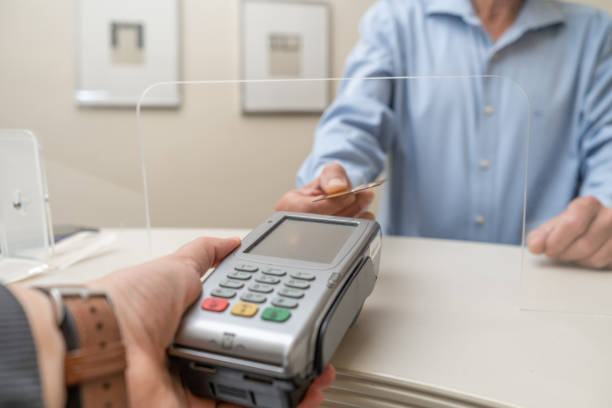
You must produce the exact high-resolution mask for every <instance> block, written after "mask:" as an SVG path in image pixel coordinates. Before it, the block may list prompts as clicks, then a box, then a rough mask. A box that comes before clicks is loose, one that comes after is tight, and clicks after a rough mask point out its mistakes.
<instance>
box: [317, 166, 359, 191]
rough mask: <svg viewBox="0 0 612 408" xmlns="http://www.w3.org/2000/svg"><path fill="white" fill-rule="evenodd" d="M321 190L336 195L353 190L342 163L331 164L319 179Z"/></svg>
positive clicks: (325, 168)
mask: <svg viewBox="0 0 612 408" xmlns="http://www.w3.org/2000/svg"><path fill="white" fill-rule="evenodd" d="M319 179H320V183H321V188H322V189H323V191H325V193H326V194H335V193H339V192H341V191H346V190H349V189H350V188H351V182H350V181H349V179H348V176H347V175H346V171H344V168H343V167H342V166H341V165H340V163H329V164H327V165H326V166H325V167H324V168H323V171H322V172H321V176H320V177H319Z"/></svg>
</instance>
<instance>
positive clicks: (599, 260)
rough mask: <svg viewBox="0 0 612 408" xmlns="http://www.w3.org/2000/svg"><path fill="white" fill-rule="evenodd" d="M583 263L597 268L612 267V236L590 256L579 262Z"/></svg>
mask: <svg viewBox="0 0 612 408" xmlns="http://www.w3.org/2000/svg"><path fill="white" fill-rule="evenodd" d="M579 263H580V264H581V265H583V266H586V267H589V268H596V269H603V268H606V269H612V237H608V240H607V241H606V242H605V243H604V244H603V245H602V246H601V247H600V248H599V249H598V250H597V251H596V252H595V253H594V254H593V255H591V256H590V257H589V258H587V259H585V260H582V261H580V262H579Z"/></svg>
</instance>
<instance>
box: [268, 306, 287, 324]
mask: <svg viewBox="0 0 612 408" xmlns="http://www.w3.org/2000/svg"><path fill="white" fill-rule="evenodd" d="M290 317H291V312H290V311H289V310H287V309H281V308H279V307H268V308H266V310H264V311H263V313H262V314H261V318H262V319H263V320H269V321H271V322H279V323H282V322H284V321H285V320H287V319H289V318H290Z"/></svg>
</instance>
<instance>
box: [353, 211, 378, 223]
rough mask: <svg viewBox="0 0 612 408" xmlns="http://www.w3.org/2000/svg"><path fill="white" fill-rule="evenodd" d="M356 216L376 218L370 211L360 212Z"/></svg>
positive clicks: (367, 218)
mask: <svg viewBox="0 0 612 408" xmlns="http://www.w3.org/2000/svg"><path fill="white" fill-rule="evenodd" d="M357 218H363V219H364V220H372V221H374V220H376V216H375V215H374V213H373V212H371V211H366V212H362V213H361V214H359V215H358V216H357Z"/></svg>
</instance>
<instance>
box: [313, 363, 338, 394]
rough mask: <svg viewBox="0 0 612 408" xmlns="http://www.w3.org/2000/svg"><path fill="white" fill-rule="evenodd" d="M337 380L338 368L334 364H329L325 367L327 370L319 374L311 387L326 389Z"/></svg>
mask: <svg viewBox="0 0 612 408" xmlns="http://www.w3.org/2000/svg"><path fill="white" fill-rule="evenodd" d="M335 380H336V369H335V368H334V366H333V365H331V364H329V365H328V366H327V367H325V370H323V372H322V373H321V375H320V376H318V377H317V378H316V379H315V380H314V381H313V382H312V384H311V385H310V386H311V387H317V388H321V389H325V388H327V387H329V386H330V385H332V384H333V383H334V381H335Z"/></svg>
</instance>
